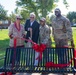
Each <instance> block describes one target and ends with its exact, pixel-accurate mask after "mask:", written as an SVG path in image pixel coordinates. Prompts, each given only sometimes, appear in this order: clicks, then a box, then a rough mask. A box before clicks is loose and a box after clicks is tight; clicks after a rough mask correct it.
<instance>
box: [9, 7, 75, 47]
mask: <svg viewBox="0 0 76 75" xmlns="http://www.w3.org/2000/svg"><path fill="white" fill-rule="evenodd" d="M55 15H56V17H55V18H54V19H53V21H52V36H53V38H54V41H55V46H56V47H63V46H68V41H70V42H71V45H72V47H74V42H73V35H72V29H71V25H70V21H69V19H67V18H66V17H63V16H62V15H61V11H60V9H59V8H56V9H55ZM35 18H36V15H35V14H34V13H30V19H28V20H26V23H25V25H21V24H20V20H21V19H22V17H21V16H20V15H16V21H15V22H14V23H13V24H11V25H10V26H9V28H8V29H9V37H10V44H9V46H10V47H14V42H13V41H14V39H17V47H24V43H26V47H28V41H24V40H22V39H20V38H26V39H31V40H32V41H33V42H35V43H42V44H46V45H47V47H51V44H52V41H51V37H50V34H51V29H50V27H49V26H48V25H47V24H46V19H45V18H44V17H42V18H41V19H40V23H38V22H37V21H36V20H35Z"/></svg>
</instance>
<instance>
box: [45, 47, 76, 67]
mask: <svg viewBox="0 0 76 75" xmlns="http://www.w3.org/2000/svg"><path fill="white" fill-rule="evenodd" d="M64 48H68V47H67V46H66V47H64ZM75 58H76V50H74V58H72V59H71V60H70V61H69V63H67V64H55V63H53V62H47V63H46V64H45V66H46V67H47V68H50V67H59V68H64V67H67V66H69V65H70V64H71V63H72V60H74V63H75V67H76V59H75Z"/></svg>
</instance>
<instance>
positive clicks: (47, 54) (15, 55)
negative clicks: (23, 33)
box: [0, 48, 76, 75]
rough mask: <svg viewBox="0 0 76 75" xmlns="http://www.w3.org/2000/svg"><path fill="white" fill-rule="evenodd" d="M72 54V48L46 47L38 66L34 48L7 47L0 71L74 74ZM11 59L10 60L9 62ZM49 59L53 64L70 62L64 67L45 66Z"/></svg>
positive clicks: (75, 68)
mask: <svg viewBox="0 0 76 75" xmlns="http://www.w3.org/2000/svg"><path fill="white" fill-rule="evenodd" d="M19 56H20V57H19ZM60 56H61V57H60ZM74 56H75V55H74V49H73V48H46V49H45V50H44V52H43V54H42V59H41V60H40V61H39V64H38V66H35V65H34V62H35V50H33V49H32V48H7V49H6V54H5V60H4V66H3V67H1V68H0V72H5V73H6V72H21V73H23V72H24V73H25V72H26V73H34V72H36V73H42V72H44V73H46V72H47V73H73V74H74V75H75V73H76V66H75V65H76V63H75V61H74V60H73V61H71V62H70V60H72V59H73V58H74ZM11 59H12V62H10V61H11ZM17 60H18V61H17ZM50 61H51V62H53V63H54V65H56V64H61V65H62V64H68V63H69V62H70V64H69V65H67V66H65V67H64V66H63V67H58V66H57V67H56V66H54V65H53V66H54V67H53V66H50V67H46V66H45V64H46V63H47V62H50ZM6 75H7V73H6Z"/></svg>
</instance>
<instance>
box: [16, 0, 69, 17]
mask: <svg viewBox="0 0 76 75" xmlns="http://www.w3.org/2000/svg"><path fill="white" fill-rule="evenodd" d="M58 1H59V0H18V1H17V2H16V4H17V6H21V7H22V8H24V9H25V10H26V11H27V12H28V13H30V12H35V14H36V16H37V18H39V16H44V17H46V16H47V15H48V14H49V12H51V10H52V9H53V8H54V7H56V4H55V2H58ZM63 3H64V4H65V5H66V7H68V4H67V2H66V0H63Z"/></svg>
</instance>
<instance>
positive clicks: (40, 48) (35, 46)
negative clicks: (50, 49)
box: [32, 44, 46, 60]
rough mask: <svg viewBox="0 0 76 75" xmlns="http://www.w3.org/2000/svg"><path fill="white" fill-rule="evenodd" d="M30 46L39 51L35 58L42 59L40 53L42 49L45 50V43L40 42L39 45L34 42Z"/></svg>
mask: <svg viewBox="0 0 76 75" xmlns="http://www.w3.org/2000/svg"><path fill="white" fill-rule="evenodd" d="M32 48H33V49H34V50H35V51H36V52H39V53H40V54H39V56H38V57H37V58H36V60H37V59H39V60H41V59H42V53H43V51H44V50H45V48H46V45H45V44H40V45H38V44H34V45H33V46H32Z"/></svg>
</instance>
